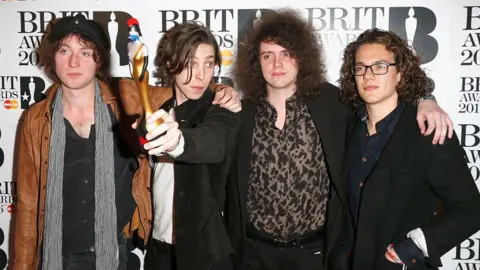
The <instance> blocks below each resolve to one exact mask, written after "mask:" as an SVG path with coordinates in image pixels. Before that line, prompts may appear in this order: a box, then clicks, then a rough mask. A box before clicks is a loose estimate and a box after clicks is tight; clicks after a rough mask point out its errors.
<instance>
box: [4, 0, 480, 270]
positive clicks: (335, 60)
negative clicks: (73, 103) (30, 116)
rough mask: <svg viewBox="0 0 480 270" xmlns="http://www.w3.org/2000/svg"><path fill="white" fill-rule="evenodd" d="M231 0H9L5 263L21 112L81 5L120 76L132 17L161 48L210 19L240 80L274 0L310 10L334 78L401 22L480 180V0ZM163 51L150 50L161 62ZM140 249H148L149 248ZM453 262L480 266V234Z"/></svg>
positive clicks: (36, 93) (135, 265) (36, 94)
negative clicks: (351, 49) (50, 43)
mask: <svg viewBox="0 0 480 270" xmlns="http://www.w3.org/2000/svg"><path fill="white" fill-rule="evenodd" d="M122 2H123V1H122ZM227 2H228V1H222V2H220V1H211V2H210V4H208V1H193V0H180V1H154V0H150V1H130V2H123V3H121V4H120V1H114V0H82V1H71V0H70V1H66V0H0V29H1V38H0V63H1V64H0V113H1V117H0V269H5V267H6V261H7V257H8V250H9V239H8V236H9V228H10V220H11V217H12V216H11V215H12V212H13V214H14V205H15V200H16V185H15V183H12V168H13V163H14V142H15V133H16V126H17V121H18V118H19V116H20V114H21V113H22V111H23V110H24V109H26V108H28V106H29V105H30V104H32V103H34V102H35V101H38V100H40V99H41V98H42V95H43V92H44V90H45V89H46V88H47V87H48V86H49V85H50V81H48V79H47V78H46V77H45V75H44V74H43V73H42V71H41V70H40V69H39V68H38V58H37V53H36V50H37V48H38V46H39V44H40V42H41V40H42V37H43V36H44V34H45V29H46V26H47V24H48V22H49V21H50V20H52V19H54V18H56V17H62V16H65V15H72V14H76V13H78V12H81V13H83V14H85V15H86V16H87V17H89V18H93V19H94V20H96V21H98V22H100V23H101V24H102V25H103V26H104V28H105V30H106V31H108V35H109V37H110V40H111V43H112V51H111V53H112V72H113V75H114V76H115V77H123V76H130V74H129V71H128V66H127V55H126V43H127V42H128V40H127V37H128V30H127V25H126V21H127V20H128V19H129V18H131V17H135V18H137V19H138V20H139V22H140V27H141V30H142V33H143V38H144V41H145V42H146V43H147V45H148V46H149V48H150V51H151V52H152V55H154V52H155V48H156V45H157V42H158V40H159V39H160V37H161V36H162V34H163V33H164V32H165V31H166V29H168V28H170V27H171V26H173V25H174V24H175V23H178V22H182V21H184V20H196V21H200V22H202V23H203V24H206V25H208V26H209V27H210V29H211V30H212V32H213V33H214V34H215V36H216V38H217V41H218V42H219V44H220V46H221V49H222V55H223V67H222V74H221V76H220V78H219V80H220V81H221V82H223V83H230V82H231V80H230V79H229V71H230V69H231V65H232V63H233V61H234V60H235V59H234V55H235V48H236V46H237V44H238V42H239V41H240V42H241V40H242V37H243V35H244V31H245V29H246V27H248V26H250V25H252V24H254V21H255V20H261V16H262V14H263V13H265V12H268V9H275V8H278V7H285V6H291V7H293V8H297V9H299V10H300V11H301V12H303V15H304V16H305V18H307V19H308V20H309V21H310V22H311V23H312V24H313V25H314V26H315V28H316V29H317V31H318V32H317V33H318V35H319V37H320V38H321V40H322V42H323V44H324V49H325V53H326V55H327V60H326V61H327V62H326V64H327V67H328V71H329V72H328V77H329V80H330V81H331V82H332V83H334V84H336V80H337V79H338V75H339V70H340V65H341V52H342V50H343V49H344V47H345V46H346V44H347V43H348V42H350V41H352V40H353V39H355V38H356V37H357V35H358V34H360V33H361V32H362V31H364V30H365V29H368V28H371V27H379V28H383V29H390V30H393V31H395V32H397V33H398V34H400V35H401V36H402V37H403V38H405V39H408V40H409V41H410V42H412V43H413V45H414V47H415V50H416V52H417V53H419V54H421V55H422V56H423V57H424V68H425V69H426V70H427V72H428V74H429V75H430V76H431V77H432V78H433V79H434V80H435V84H436V90H435V92H434V93H435V95H436V97H437V99H438V102H439V104H440V105H441V106H442V107H443V108H444V109H445V110H446V111H447V112H448V113H449V114H450V116H451V117H452V119H453V120H454V122H455V130H456V132H457V134H458V136H459V138H460V141H461V143H462V145H463V146H464V147H465V150H466V152H467V158H468V161H469V166H470V168H471V172H472V175H473V177H474V178H475V180H476V181H477V186H479V185H480V181H478V180H479V178H480V118H479V116H480V114H479V113H480V108H479V107H480V105H479V104H480V0H442V1H438V0H415V1H413V0H392V1H389V2H390V4H386V2H387V1H381V0H363V1H353V0H323V1H316V2H318V3H316V2H312V1H306V0H300V1H295V4H294V5H292V1H286V0H275V1H274V0H265V1H263V2H264V3H262V4H260V2H259V1H252V0H246V1H234V3H230V4H228V3H227ZM153 59H154V57H150V61H151V62H150V65H149V69H150V70H151V71H152V69H153ZM153 82H154V79H152V81H151V83H153ZM479 207H480V206H479ZM12 209H13V211H12ZM133 252H134V253H135V254H138V255H139V257H142V255H141V254H140V251H139V250H135V251H133ZM132 256H133V258H135V255H133V254H132ZM140 260H141V259H140ZM140 264H141V263H140V262H139V260H132V265H131V269H139V268H141V265H140ZM443 264H444V267H443V268H442V269H444V270H447V269H448V270H453V269H455V270H460V269H462V270H470V269H472V270H473V269H475V270H476V269H480V233H477V234H476V235H474V236H472V237H470V238H469V239H467V240H466V241H464V242H463V243H462V244H461V245H460V246H458V247H456V248H454V249H452V250H451V251H450V252H449V253H447V254H446V255H445V256H444V257H443Z"/></svg>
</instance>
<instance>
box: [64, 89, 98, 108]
mask: <svg viewBox="0 0 480 270" xmlns="http://www.w3.org/2000/svg"><path fill="white" fill-rule="evenodd" d="M62 90H63V104H64V107H65V108H66V109H71V110H85V109H91V108H93V105H94V97H95V83H94V82H92V83H91V84H89V85H87V86H86V87H85V88H83V89H75V90H73V89H70V88H68V87H65V85H62Z"/></svg>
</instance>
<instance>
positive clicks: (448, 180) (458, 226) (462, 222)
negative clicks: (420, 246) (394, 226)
mask: <svg viewBox="0 0 480 270" xmlns="http://www.w3.org/2000/svg"><path fill="white" fill-rule="evenodd" d="M425 139H427V140H429V139H431V136H429V137H425ZM431 147H432V150H431V153H430V158H429V163H428V179H429V183H430V186H431V188H432V190H433V192H434V193H435V195H436V196H437V197H438V198H439V199H440V201H441V202H442V204H443V206H444V209H445V213H444V214H443V215H441V216H440V217H439V218H438V219H436V220H434V221H432V222H430V223H427V224H425V225H423V226H421V227H420V228H421V230H422V231H423V233H424V235H425V239H426V243H427V249H428V255H429V256H428V257H427V258H426V262H427V263H428V264H429V265H430V266H432V267H440V266H441V261H440V257H441V256H442V255H443V254H445V253H446V252H448V251H449V250H450V249H452V248H453V247H454V246H456V245H458V244H460V243H461V242H462V241H463V240H465V239H467V238H468V237H470V236H471V235H472V234H474V233H475V232H476V231H478V229H479V228H480V207H478V206H479V205H480V194H479V192H478V188H477V186H476V184H475V182H474V180H473V177H472V175H471V174H470V170H469V168H468V166H467V162H466V155H465V151H464V149H463V148H462V147H461V146H460V144H459V142H458V138H457V135H456V134H455V135H454V137H453V138H452V139H449V140H447V141H446V142H445V144H443V145H432V146H431Z"/></svg>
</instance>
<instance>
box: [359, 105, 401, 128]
mask: <svg viewBox="0 0 480 270" xmlns="http://www.w3.org/2000/svg"><path fill="white" fill-rule="evenodd" d="M397 105H398V98H391V99H388V100H385V101H384V102H381V103H377V104H366V109H367V113H368V123H367V127H368V132H369V134H370V135H373V134H375V133H377V129H376V127H375V125H376V124H377V123H378V122H379V121H381V120H382V119H383V118H385V117H386V116H387V115H388V114H389V113H391V112H393V110H395V108H396V107H397Z"/></svg>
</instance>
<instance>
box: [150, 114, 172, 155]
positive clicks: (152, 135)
mask: <svg viewBox="0 0 480 270" xmlns="http://www.w3.org/2000/svg"><path fill="white" fill-rule="evenodd" d="M172 129H178V123H177V122H172V121H170V122H165V123H163V124H161V125H160V126H158V127H156V128H155V129H154V130H152V131H151V132H149V133H148V134H147V136H146V137H145V139H147V140H149V141H150V140H153V139H154V138H156V137H157V136H160V135H162V134H163V133H165V132H168V131H169V130H172ZM157 140H158V139H157ZM157 140H155V141H157ZM157 146H158V145H157ZM147 150H148V149H147Z"/></svg>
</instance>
